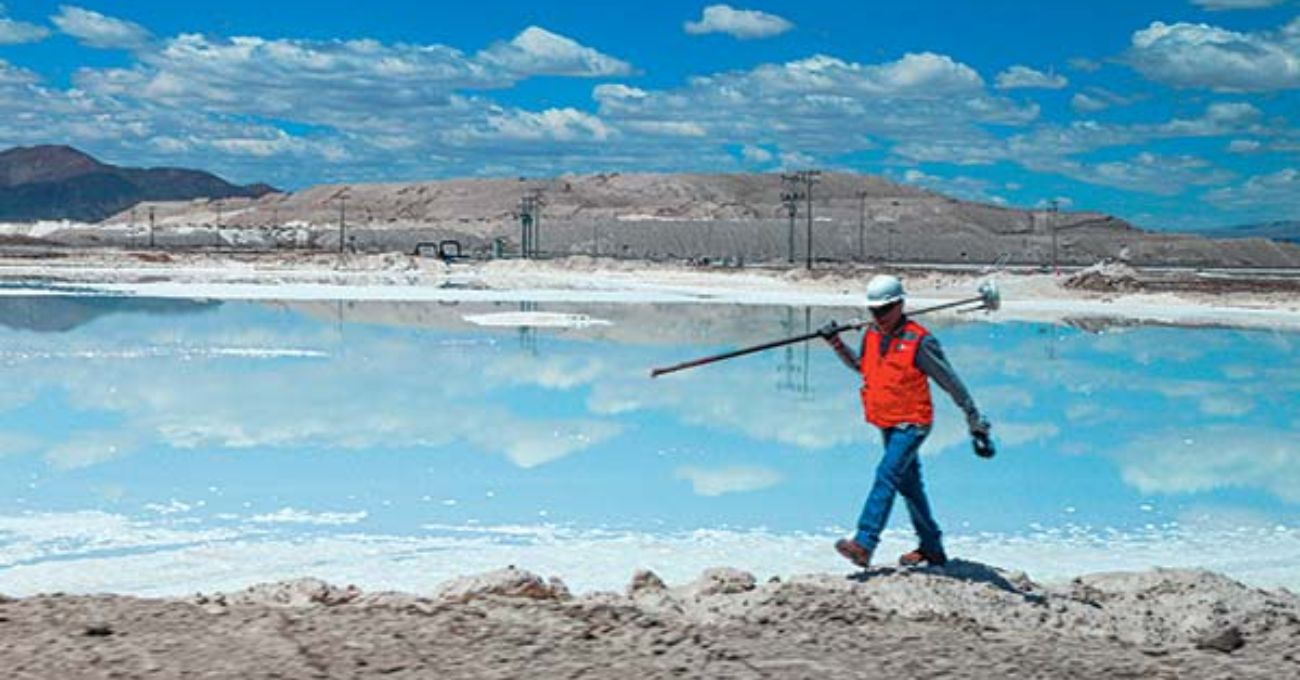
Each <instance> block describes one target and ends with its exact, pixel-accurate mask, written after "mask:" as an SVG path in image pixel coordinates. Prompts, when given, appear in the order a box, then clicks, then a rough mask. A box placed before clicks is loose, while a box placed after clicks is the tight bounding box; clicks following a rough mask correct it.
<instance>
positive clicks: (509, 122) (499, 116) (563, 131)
mask: <svg viewBox="0 0 1300 680" xmlns="http://www.w3.org/2000/svg"><path fill="white" fill-rule="evenodd" d="M611 135H613V131H612V130H611V129H610V128H609V126H607V125H606V124H605V123H604V121H602V120H601V119H600V118H599V117H597V116H593V115H591V114H589V113H586V112H583V111H579V110H577V109H573V108H564V109H547V110H545V111H538V112H536V113H534V112H532V111H520V110H517V109H514V110H498V111H496V112H494V113H493V114H491V115H490V116H489V117H488V119H487V120H486V121H484V122H483V123H481V124H473V125H470V126H466V127H465V128H463V129H462V130H459V131H453V132H450V133H448V134H447V135H446V139H448V141H452V142H455V143H466V142H473V141H475V140H516V141H527V142H543V141H561V142H578V141H588V142H600V141H604V140H606V139H609V138H610V136H611Z"/></svg>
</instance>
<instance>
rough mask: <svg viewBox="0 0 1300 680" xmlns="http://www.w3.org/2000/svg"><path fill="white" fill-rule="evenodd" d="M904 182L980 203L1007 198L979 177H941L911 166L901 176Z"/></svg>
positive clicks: (1003, 201) (998, 201)
mask: <svg viewBox="0 0 1300 680" xmlns="http://www.w3.org/2000/svg"><path fill="white" fill-rule="evenodd" d="M901 179H902V180H903V182H904V183H906V184H913V185H916V186H919V187H925V188H926V189H930V190H932V191H937V192H939V193H941V194H944V195H946V196H952V197H954V198H961V199H965V200H968V201H978V202H980V203H993V204H998V205H1000V204H1004V203H1006V202H1007V201H1006V199H1004V198H1002V197H1001V196H997V195H995V194H993V193H991V191H990V189H991V188H992V184H991V183H990V182H989V181H987V180H984V179H980V178H978V177H964V176H954V177H941V176H936V175H931V174H928V173H926V172H923V171H921V170H918V169H916V168H909V169H908V170H906V171H904V172H903V175H902V177H901Z"/></svg>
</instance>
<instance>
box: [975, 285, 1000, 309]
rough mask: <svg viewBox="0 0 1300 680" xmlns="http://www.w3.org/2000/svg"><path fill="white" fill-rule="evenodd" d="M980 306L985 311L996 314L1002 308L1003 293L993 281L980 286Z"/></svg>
mask: <svg viewBox="0 0 1300 680" xmlns="http://www.w3.org/2000/svg"><path fill="white" fill-rule="evenodd" d="M979 293H980V304H981V305H983V306H984V309H985V310H987V311H990V312H996V311H998V309H999V308H1001V307H1002V293H1001V291H999V290H998V284H997V282H996V281H993V280H992V279H990V280H988V281H985V282H984V283H981V284H980V287H979Z"/></svg>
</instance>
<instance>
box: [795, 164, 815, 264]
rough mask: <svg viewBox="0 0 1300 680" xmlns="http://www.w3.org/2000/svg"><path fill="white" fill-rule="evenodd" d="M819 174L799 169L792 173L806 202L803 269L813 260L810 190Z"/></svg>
mask: <svg viewBox="0 0 1300 680" xmlns="http://www.w3.org/2000/svg"><path fill="white" fill-rule="evenodd" d="M821 174H822V173H821V171H819V170H800V171H799V172H796V173H795V174H794V176H795V180H796V182H798V183H799V184H801V185H802V187H803V190H802V192H801V193H802V194H803V199H804V201H805V202H806V203H805V205H806V206H807V208H806V209H805V211H804V212H805V213H806V214H805V215H804V218H805V219H806V220H807V235H806V238H805V240H806V242H807V243H806V245H807V250H806V252H805V253H804V268H805V269H812V261H813V237H812V227H813V211H812V193H813V192H812V190H813V185H814V184H816V183H817V181H818V179H820V178H821Z"/></svg>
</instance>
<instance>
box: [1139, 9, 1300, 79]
mask: <svg viewBox="0 0 1300 680" xmlns="http://www.w3.org/2000/svg"><path fill="white" fill-rule="evenodd" d="M1125 59H1126V61H1127V62H1128V63H1129V64H1130V65H1132V66H1133V67H1134V68H1135V69H1137V70H1138V71H1139V72H1140V73H1142V75H1144V76H1146V77H1147V78H1149V79H1150V80H1154V81H1156V82H1160V83H1164V84H1166V85H1171V86H1173V87H1180V88H1203V89H1210V90H1216V91H1220V92H1267V91H1271V90H1285V89H1293V88H1296V87H1300V18H1298V19H1293V20H1292V21H1291V22H1290V23H1289V24H1287V25H1285V26H1283V27H1282V28H1281V29H1279V30H1277V31H1260V32H1251V33H1247V32H1240V31H1232V30H1228V29H1224V28H1219V27H1217V26H1211V25H1208V24H1191V23H1184V22H1178V23H1174V24H1166V23H1163V22H1160V21H1156V22H1152V24H1151V25H1150V26H1148V27H1147V28H1144V29H1142V30H1139V31H1137V32H1135V33H1134V34H1133V37H1132V45H1131V46H1130V48H1129V50H1128V52H1127V54H1126V56H1125Z"/></svg>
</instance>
